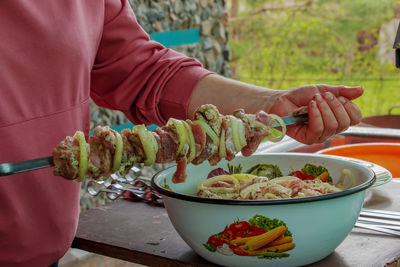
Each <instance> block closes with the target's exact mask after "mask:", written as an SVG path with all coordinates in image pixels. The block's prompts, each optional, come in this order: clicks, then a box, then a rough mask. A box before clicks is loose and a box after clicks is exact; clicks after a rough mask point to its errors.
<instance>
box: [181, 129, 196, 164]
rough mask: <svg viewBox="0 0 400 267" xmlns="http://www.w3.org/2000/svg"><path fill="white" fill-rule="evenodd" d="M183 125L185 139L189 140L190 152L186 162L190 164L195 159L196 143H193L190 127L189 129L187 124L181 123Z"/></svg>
mask: <svg viewBox="0 0 400 267" xmlns="http://www.w3.org/2000/svg"><path fill="white" fill-rule="evenodd" d="M183 125H184V126H185V129H186V132H187V137H188V139H189V146H190V152H189V157H188V162H191V161H192V160H193V159H194V158H195V157H196V143H195V141H194V136H193V132H192V127H190V125H189V123H187V122H185V121H183Z"/></svg>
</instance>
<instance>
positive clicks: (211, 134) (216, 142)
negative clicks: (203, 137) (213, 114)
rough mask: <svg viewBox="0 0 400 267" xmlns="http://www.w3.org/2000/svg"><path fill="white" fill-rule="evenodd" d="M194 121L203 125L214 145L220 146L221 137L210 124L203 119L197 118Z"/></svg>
mask: <svg viewBox="0 0 400 267" xmlns="http://www.w3.org/2000/svg"><path fill="white" fill-rule="evenodd" d="M193 123H196V124H200V126H201V127H203V129H204V131H205V132H206V134H207V135H208V136H209V137H210V138H211V140H212V141H213V143H214V145H216V146H219V137H218V135H217V134H216V133H215V132H214V130H213V129H211V127H210V125H208V124H207V123H206V122H205V121H202V120H196V121H194V122H193Z"/></svg>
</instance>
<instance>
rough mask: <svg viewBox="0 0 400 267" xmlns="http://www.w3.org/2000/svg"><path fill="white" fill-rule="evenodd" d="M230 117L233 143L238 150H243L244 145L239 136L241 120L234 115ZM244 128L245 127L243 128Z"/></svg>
mask: <svg viewBox="0 0 400 267" xmlns="http://www.w3.org/2000/svg"><path fill="white" fill-rule="evenodd" d="M228 117H229V119H230V124H231V128H232V141H233V145H234V146H235V150H236V152H239V151H241V150H242V148H243V146H242V144H241V142H240V137H239V135H240V134H239V127H240V123H241V121H240V120H239V119H238V118H236V117H234V116H228ZM243 130H244V128H243Z"/></svg>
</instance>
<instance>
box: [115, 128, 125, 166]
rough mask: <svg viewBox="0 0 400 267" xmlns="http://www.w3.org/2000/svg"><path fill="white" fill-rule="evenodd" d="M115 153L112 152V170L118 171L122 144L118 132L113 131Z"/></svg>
mask: <svg viewBox="0 0 400 267" xmlns="http://www.w3.org/2000/svg"><path fill="white" fill-rule="evenodd" d="M115 141H116V142H115V154H114V162H113V172H116V171H118V169H119V167H120V166H121V160H122V151H123V145H124V143H123V142H122V137H121V135H120V134H119V133H118V132H115Z"/></svg>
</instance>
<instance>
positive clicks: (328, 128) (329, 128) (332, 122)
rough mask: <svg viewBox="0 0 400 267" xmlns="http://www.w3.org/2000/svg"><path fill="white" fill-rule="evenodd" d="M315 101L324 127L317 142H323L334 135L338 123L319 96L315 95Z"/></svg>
mask: <svg viewBox="0 0 400 267" xmlns="http://www.w3.org/2000/svg"><path fill="white" fill-rule="evenodd" d="M315 100H316V102H317V106H318V109H319V110H320V112H321V116H322V120H323V125H324V130H323V132H322V134H321V136H320V138H319V142H323V141H325V140H326V139H328V138H329V137H330V136H332V135H334V134H335V133H336V129H337V127H338V122H337V121H336V117H335V114H334V113H333V112H332V110H331V108H330V107H329V105H328V103H326V101H325V100H324V99H323V98H322V96H321V95H320V94H317V95H315Z"/></svg>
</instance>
